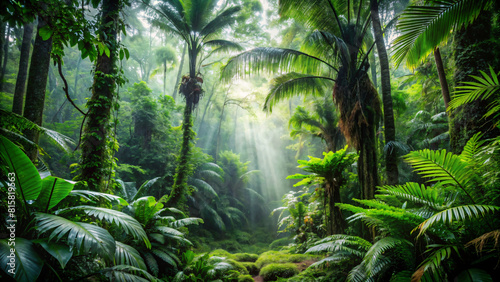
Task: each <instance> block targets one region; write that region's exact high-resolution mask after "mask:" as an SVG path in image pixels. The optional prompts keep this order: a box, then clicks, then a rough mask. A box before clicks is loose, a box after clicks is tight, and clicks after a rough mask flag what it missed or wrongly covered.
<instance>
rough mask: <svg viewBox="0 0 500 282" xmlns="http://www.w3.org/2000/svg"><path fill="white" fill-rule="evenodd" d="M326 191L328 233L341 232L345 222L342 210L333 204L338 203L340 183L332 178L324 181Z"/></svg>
mask: <svg viewBox="0 0 500 282" xmlns="http://www.w3.org/2000/svg"><path fill="white" fill-rule="evenodd" d="M325 188H326V192H327V196H328V206H329V212H330V215H329V221H330V222H329V224H328V225H329V228H328V235H333V234H343V233H344V227H345V222H344V218H343V217H342V212H341V211H340V209H339V207H337V206H335V204H336V203H340V202H341V201H340V185H336V184H335V183H334V181H333V180H330V181H328V182H327V183H326V187H325Z"/></svg>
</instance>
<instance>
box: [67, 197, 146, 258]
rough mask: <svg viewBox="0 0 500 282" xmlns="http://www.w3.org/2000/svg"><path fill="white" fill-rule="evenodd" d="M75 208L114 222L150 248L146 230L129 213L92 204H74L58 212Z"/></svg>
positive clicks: (74, 209)
mask: <svg viewBox="0 0 500 282" xmlns="http://www.w3.org/2000/svg"><path fill="white" fill-rule="evenodd" d="M77 210H81V211H84V212H85V213H86V214H88V215H90V216H95V217H97V218H98V219H100V220H106V221H108V222H110V223H113V224H116V225H117V226H118V227H119V228H120V229H121V230H123V232H125V233H126V234H129V235H132V236H134V238H136V239H142V240H143V241H144V244H145V245H146V247H147V248H148V249H149V248H151V243H150V242H149V239H148V236H147V235H146V232H145V231H144V229H142V226H141V224H140V223H139V222H138V221H137V220H136V219H135V218H133V217H131V216H130V215H127V214H125V213H123V212H120V211H116V210H112V209H107V208H101V207H92V206H76V207H72V208H67V209H64V210H60V211H59V212H60V213H65V212H68V211H77Z"/></svg>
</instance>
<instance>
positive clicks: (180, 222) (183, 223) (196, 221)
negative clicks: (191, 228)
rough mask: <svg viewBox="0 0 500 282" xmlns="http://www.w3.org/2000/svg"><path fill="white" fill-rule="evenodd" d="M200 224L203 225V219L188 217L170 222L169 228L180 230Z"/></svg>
mask: <svg viewBox="0 0 500 282" xmlns="http://www.w3.org/2000/svg"><path fill="white" fill-rule="evenodd" d="M200 223H201V224H203V219H201V218H197V217H188V218H182V219H178V220H176V221H174V222H172V223H171V226H172V227H174V228H181V227H184V226H188V225H198V224H200Z"/></svg>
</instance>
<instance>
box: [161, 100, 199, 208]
mask: <svg viewBox="0 0 500 282" xmlns="http://www.w3.org/2000/svg"><path fill="white" fill-rule="evenodd" d="M186 102H187V100H186ZM191 117H192V111H191V105H186V107H185V108H184V120H183V122H182V145H181V151H180V155H179V159H178V162H179V163H178V165H177V168H176V172H175V176H174V185H173V186H172V191H171V192H170V195H169V197H168V199H167V201H166V202H167V203H168V206H169V207H175V206H177V205H178V204H179V203H182V202H183V201H184V194H185V193H186V191H187V189H188V187H187V178H188V176H189V157H190V155H189V147H190V142H191V140H192V138H193V135H194V132H193V131H192V130H191V128H192V127H193V121H192V118H191Z"/></svg>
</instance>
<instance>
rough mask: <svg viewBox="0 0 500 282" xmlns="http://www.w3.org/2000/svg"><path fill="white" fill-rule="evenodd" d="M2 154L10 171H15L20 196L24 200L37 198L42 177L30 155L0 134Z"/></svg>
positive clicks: (3, 160) (0, 154) (0, 152)
mask: <svg viewBox="0 0 500 282" xmlns="http://www.w3.org/2000/svg"><path fill="white" fill-rule="evenodd" d="M0 156H1V158H2V163H4V164H6V165H7V166H8V167H9V172H12V173H15V184H16V192H18V193H19V194H20V196H21V197H20V198H21V199H22V200H23V201H31V200H36V198H37V197H38V195H39V194H40V190H41V183H42V179H41V178H40V175H39V174H38V171H37V170H36V168H35V166H34V165H33V164H32V163H31V161H30V159H29V158H28V156H26V154H25V153H24V152H23V151H21V149H19V148H18V147H17V146H16V145H14V143H12V142H10V141H9V140H7V138H5V137H3V136H0ZM9 177H10V176H9Z"/></svg>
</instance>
